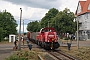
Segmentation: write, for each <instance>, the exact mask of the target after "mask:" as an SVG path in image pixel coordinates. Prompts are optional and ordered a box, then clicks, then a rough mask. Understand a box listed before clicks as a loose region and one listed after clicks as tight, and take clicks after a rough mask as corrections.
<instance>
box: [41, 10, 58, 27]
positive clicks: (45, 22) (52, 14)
mask: <svg viewBox="0 0 90 60" xmlns="http://www.w3.org/2000/svg"><path fill="white" fill-rule="evenodd" d="M58 12H59V11H58V10H57V9H55V8H51V9H50V10H49V11H48V13H46V14H45V17H43V18H42V19H41V27H46V26H48V23H51V21H52V18H54V17H55V16H56V15H57V13H58Z"/></svg>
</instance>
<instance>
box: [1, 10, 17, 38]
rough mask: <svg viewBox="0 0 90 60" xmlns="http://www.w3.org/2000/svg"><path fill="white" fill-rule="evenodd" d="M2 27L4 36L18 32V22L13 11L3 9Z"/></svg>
mask: <svg viewBox="0 0 90 60" xmlns="http://www.w3.org/2000/svg"><path fill="white" fill-rule="evenodd" d="M0 27H2V28H3V37H8V36H9V34H16V33H17V30H16V27H17V23H16V20H15V19H14V17H13V16H12V15H11V13H9V12H6V10H5V11H3V12H0Z"/></svg>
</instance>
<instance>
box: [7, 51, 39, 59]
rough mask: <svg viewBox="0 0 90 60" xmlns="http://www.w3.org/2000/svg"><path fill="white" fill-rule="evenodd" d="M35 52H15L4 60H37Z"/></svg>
mask: <svg viewBox="0 0 90 60" xmlns="http://www.w3.org/2000/svg"><path fill="white" fill-rule="evenodd" d="M37 54H38V53H37V52H34V51H15V52H14V54H13V55H12V56H10V57H8V58H6V60H38V56H37Z"/></svg>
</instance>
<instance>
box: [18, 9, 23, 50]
mask: <svg viewBox="0 0 90 60" xmlns="http://www.w3.org/2000/svg"><path fill="white" fill-rule="evenodd" d="M20 11H21V12H20V27H19V43H18V50H21V20H22V8H20Z"/></svg>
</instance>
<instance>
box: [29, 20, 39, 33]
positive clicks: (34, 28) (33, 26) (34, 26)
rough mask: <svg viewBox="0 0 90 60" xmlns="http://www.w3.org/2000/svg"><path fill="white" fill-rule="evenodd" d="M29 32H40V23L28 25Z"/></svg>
mask: <svg viewBox="0 0 90 60" xmlns="http://www.w3.org/2000/svg"><path fill="white" fill-rule="evenodd" d="M27 30H28V31H32V32H37V31H39V30H40V23H39V22H38V21H35V22H30V23H28V25H27Z"/></svg>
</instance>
